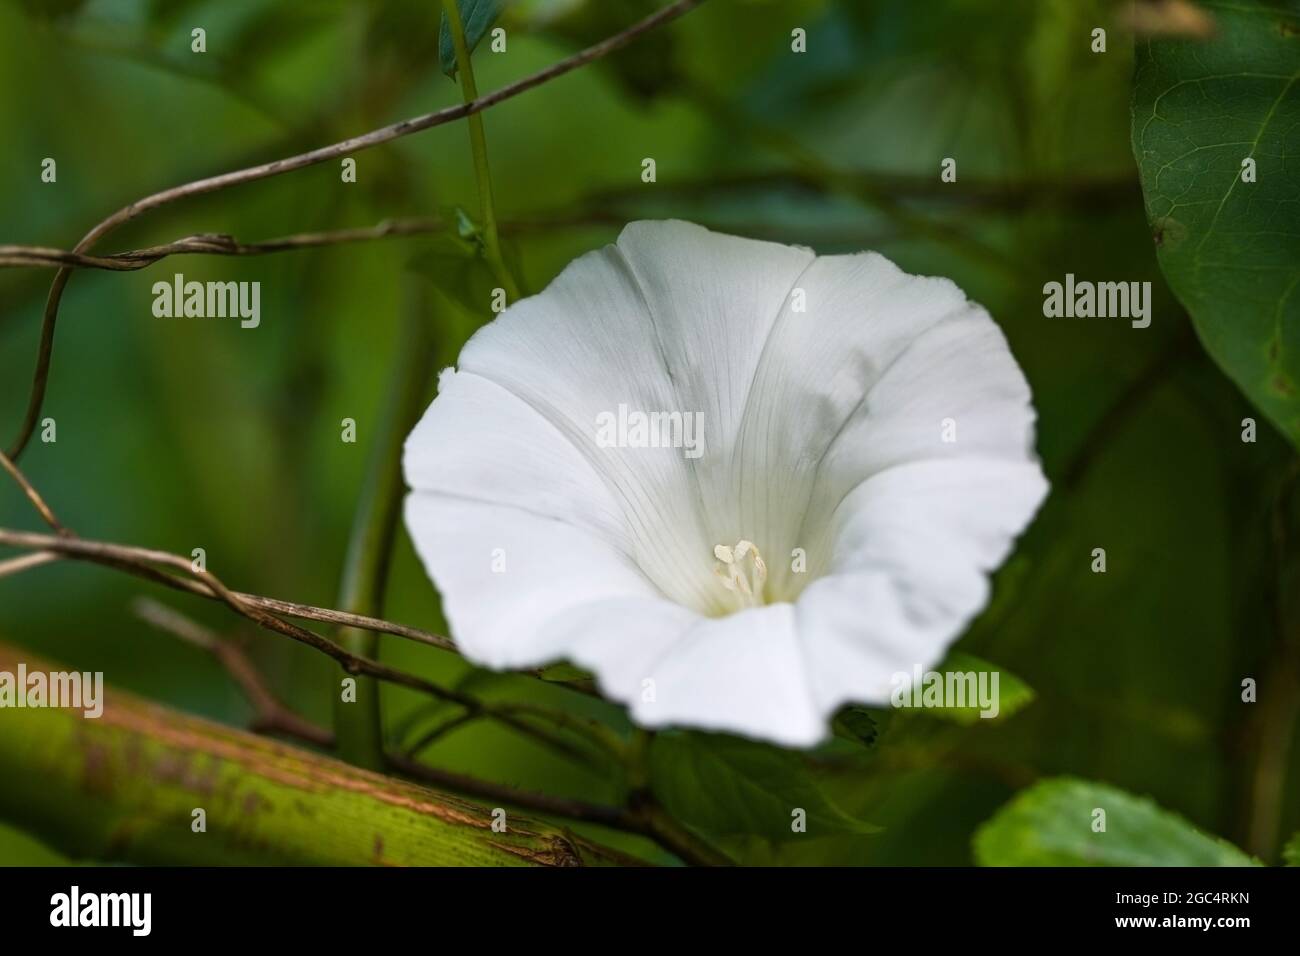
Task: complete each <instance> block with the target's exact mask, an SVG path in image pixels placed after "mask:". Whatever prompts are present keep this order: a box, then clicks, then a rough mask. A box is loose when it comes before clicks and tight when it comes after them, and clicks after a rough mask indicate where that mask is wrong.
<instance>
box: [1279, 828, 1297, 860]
mask: <svg viewBox="0 0 1300 956" xmlns="http://www.w3.org/2000/svg"><path fill="white" fill-rule="evenodd" d="M1282 859H1283V860H1285V861H1286V865H1287V866H1300V833H1297V834H1296V835H1295V836H1293V837H1292V838H1291V840H1290V842H1288V843H1287V845H1286V847H1285V849H1283V850H1282Z"/></svg>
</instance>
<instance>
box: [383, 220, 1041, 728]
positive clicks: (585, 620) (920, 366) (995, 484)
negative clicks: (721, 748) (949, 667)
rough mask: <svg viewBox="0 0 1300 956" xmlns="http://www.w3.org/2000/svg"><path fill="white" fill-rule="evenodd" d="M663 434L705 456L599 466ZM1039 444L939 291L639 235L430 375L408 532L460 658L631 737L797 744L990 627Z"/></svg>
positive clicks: (648, 227) (1009, 370) (878, 267)
mask: <svg viewBox="0 0 1300 956" xmlns="http://www.w3.org/2000/svg"><path fill="white" fill-rule="evenodd" d="M620 406H622V408H621V409H620ZM674 412H675V413H679V414H680V415H683V416H685V415H687V414H688V413H689V415H691V416H698V417H696V418H694V419H689V418H687V419H683V418H678V419H676V420H675V421H676V423H677V424H678V425H682V426H683V428H682V430H684V423H685V422H687V421H693V422H694V423H695V424H696V425H697V426H698V427H699V428H700V431H701V434H702V437H703V441H702V448H697V449H696V454H697V457H692V456H691V455H690V454H689V449H688V448H685V447H634V446H645V445H646V444H647V441H646V440H645V438H646V434H645V433H644V432H638V431H637V430H636V427H635V423H633V424H629V425H628V427H626V428H622V427H621V426H620V436H621V438H622V439H623V440H622V441H619V442H615V443H614V444H613V447H609V446H610V445H611V442H610V441H608V440H604V441H597V431H598V427H599V425H598V423H599V424H600V425H608V424H609V423H610V421H611V418H612V417H615V416H621V417H622V418H623V419H624V420H625V423H626V422H631V421H632V419H633V418H634V416H635V415H638V414H639V415H641V416H643V417H642V418H641V424H642V425H644V422H645V420H646V418H647V417H649V416H651V415H652V414H653V413H659V414H660V417H659V418H657V419H655V421H657V422H658V424H659V425H661V426H662V425H664V423H665V421H667V422H669V423H670V425H671V424H672V423H673V420H672V419H671V418H670V416H671V414H672V413H674ZM1033 421H1034V413H1033V409H1032V407H1031V405H1030V395H1029V387H1028V385H1027V383H1026V382H1025V379H1024V376H1023V375H1022V374H1021V372H1020V369H1019V367H1018V366H1017V365H1016V362H1015V360H1014V359H1013V358H1012V356H1011V353H1010V351H1009V350H1008V348H1007V344H1006V340H1005V339H1004V338H1003V336H1002V333H1001V331H1000V330H999V329H998V327H997V326H996V325H995V324H994V323H993V321H992V320H991V319H990V318H989V316H988V314H987V313H986V312H985V311H984V310H983V309H981V308H980V307H979V306H976V305H974V304H972V303H970V302H968V301H967V300H966V298H965V296H964V295H963V294H962V292H961V290H960V289H958V288H957V287H956V286H955V285H954V284H953V283H952V282H950V281H948V280H946V279H936V278H920V277H917V276H910V275H907V274H906V273H904V272H902V271H900V270H899V269H898V268H897V267H896V266H895V265H893V263H891V262H889V261H888V260H887V259H884V258H882V257H881V256H879V255H876V254H875V253H861V254H858V255H851V256H822V257H817V256H814V255H813V253H812V252H810V251H809V250H807V249H802V248H797V247H792V246H783V245H777V244H775V243H768V242H757V241H753V240H749V239H740V238H736V237H732V236H724V235H719V234H717V233H713V232H709V231H708V230H706V229H702V228H700V227H698V226H694V225H691V224H689V223H684V222H636V223H632V224H631V225H629V226H628V227H627V228H626V229H624V230H623V233H622V235H620V236H619V239H618V242H617V244H616V245H611V246H606V247H605V248H603V249H600V250H598V251H595V252H591V253H588V254H586V255H584V256H582V257H580V258H579V259H577V260H576V261H574V262H573V263H571V264H570V265H569V266H568V267H567V268H566V269H565V270H564V272H562V273H561V274H560V276H559V277H558V278H557V279H556V280H555V281H554V282H553V283H551V285H550V286H549V287H548V288H547V289H546V291H544V292H543V293H541V294H540V295H537V296H534V297H532V298H529V299H525V300H523V301H521V302H519V303H517V304H515V305H513V306H512V307H510V308H509V309H507V310H506V311H505V313H504V314H502V315H501V316H500V317H499V318H497V319H496V320H495V321H494V322H492V323H491V324H489V325H487V326H486V327H484V328H483V329H481V330H479V332H478V333H477V334H475V335H474V337H473V338H472V339H470V341H469V342H468V344H466V346H465V348H464V350H463V351H462V352H461V355H460V363H459V367H458V368H457V369H454V370H453V369H447V370H446V371H444V372H443V373H442V377H441V379H440V381H439V388H438V397H437V399H436V400H435V401H434V402H433V404H432V405H431V406H430V408H429V410H428V412H427V413H426V414H425V416H424V419H423V420H422V421H421V422H420V424H419V425H418V426H417V427H416V428H415V430H414V432H413V433H412V434H411V436H410V438H409V439H408V440H407V443H406V451H405V460H404V467H405V471H406V479H407V482H408V483H409V484H410V486H411V488H412V489H413V490H412V492H411V494H410V496H409V498H408V499H407V502H406V521H407V526H408V528H409V529H410V533H411V537H412V539H413V540H414V542H415V547H416V549H417V550H418V552H419V554H420V557H421V558H422V559H423V561H424V564H425V567H426V568H427V569H428V571H429V574H430V575H431V576H432V578H433V580H434V582H435V583H436V584H437V586H438V587H439V589H440V590H441V592H442V597H443V608H444V612H445V614H446V617H447V620H448V622H449V624H450V626H451V630H452V634H453V636H454V637H455V639H456V641H457V643H458V645H459V646H460V648H461V649H462V651H463V652H464V654H465V656H466V657H468V658H469V659H470V660H472V661H475V662H477V663H479V664H482V665H485V666H487V667H494V668H508V667H523V666H533V665H539V664H543V663H546V662H550V661H554V660H560V659H567V660H569V661H571V662H573V663H575V664H577V665H579V666H581V667H585V668H587V669H589V670H590V671H592V672H593V673H594V674H595V675H596V677H597V679H598V682H599V684H600V687H601V689H602V690H603V692H604V693H605V694H606V695H608V696H609V697H611V698H613V699H615V700H618V701H621V702H623V703H625V704H627V705H628V706H629V707H630V709H631V713H632V717H633V719H634V720H636V721H637V722H638V723H640V724H643V725H646V726H653V727H660V726H664V725H669V724H674V725H687V726H693V727H702V728H710V729H716V730H726V731H732V732H736V733H740V734H745V735H748V736H750V737H757V738H762V739H766V740H771V741H775V742H777V743H781V744H785V745H791V746H806V745H811V744H813V743H816V742H817V741H819V740H821V739H822V738H823V737H824V736H825V733H826V729H827V718H828V717H829V715H831V714H832V713H833V712H834V711H835V710H836V709H837V708H838V707H839V706H840V705H842V704H844V703H846V702H849V701H855V702H862V703H874V704H885V703H886V702H887V701H888V700H889V692H890V679H891V677H892V676H893V675H894V674H895V673H897V672H900V671H909V672H910V670H911V669H912V667H913V665H915V664H920V665H921V666H928V665H930V664H932V663H934V662H936V661H937V660H938V659H939V658H941V657H942V655H943V652H944V651H945V649H946V648H947V647H948V645H949V644H950V643H951V642H952V641H953V640H954V639H955V638H956V637H957V636H958V635H959V634H960V633H961V631H962V630H963V628H964V627H965V626H966V624H967V623H968V622H969V621H970V620H971V618H972V617H973V616H974V615H975V614H976V613H977V612H978V611H979V610H980V609H981V608H982V607H983V606H984V604H985V603H986V601H987V599H988V593H989V584H988V574H989V572H990V571H992V570H993V569H994V568H996V567H997V566H998V565H999V564H1000V563H1001V562H1002V561H1003V559H1004V558H1005V557H1006V555H1007V553H1008V551H1009V550H1010V548H1011V543H1012V540H1013V539H1014V537H1015V536H1016V535H1018V534H1019V533H1020V532H1021V531H1022V530H1023V529H1024V527H1025V526H1026V525H1027V524H1028V522H1029V520H1030V518H1031V517H1032V516H1033V514H1034V512H1035V510H1036V509H1037V507H1038V505H1039V503H1040V502H1041V500H1042V498H1043V496H1044V494H1045V493H1046V489H1047V483H1046V481H1045V479H1044V478H1043V475H1042V472H1041V470H1040V469H1039V466H1038V463H1037V460H1036V459H1035V457H1034V454H1033V451H1032V443H1033ZM605 437H606V438H608V437H609V436H608V435H606V436H605ZM654 437H659V434H658V432H654ZM666 437H670V438H675V437H680V436H678V435H667V436H666ZM954 439H955V440H954ZM677 444H678V445H679V446H680V445H683V444H684V442H678V443H677ZM701 452H702V453H701Z"/></svg>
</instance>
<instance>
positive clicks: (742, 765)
mask: <svg viewBox="0 0 1300 956" xmlns="http://www.w3.org/2000/svg"><path fill="white" fill-rule="evenodd" d="M650 773H651V785H652V789H653V790H654V793H655V795H656V796H657V797H658V798H659V799H660V801H662V802H663V804H664V806H665V807H666V808H667V809H668V811H669V813H671V814H673V816H675V817H677V818H678V819H680V820H682V821H683V822H684V823H686V824H687V825H689V826H692V827H694V828H696V829H699V830H700V831H702V832H704V833H706V834H708V835H710V836H715V837H726V836H733V835H740V834H756V835H759V836H762V837H765V838H766V839H769V840H791V839H794V838H796V837H802V836H803V835H804V834H801V833H796V832H794V831H793V830H792V829H791V824H792V822H793V820H794V816H793V812H794V811H795V810H796V809H802V810H803V811H804V812H805V813H806V815H807V834H809V835H812V836H817V835H823V836H824V835H826V834H828V833H859V834H861V833H874V832H876V831H877V830H878V829H879V828H878V827H875V826H872V825H871V824H869V823H865V822H863V821H861V820H856V819H854V818H853V817H850V816H849V815H848V814H846V813H845V812H844V811H843V810H841V809H840V808H839V807H837V806H836V805H835V804H833V803H831V801H830V800H829V799H828V798H827V797H826V795H825V794H823V793H822V791H821V789H820V788H819V787H818V785H817V782H816V781H815V780H814V779H813V777H812V774H811V771H810V769H809V767H808V765H807V763H806V762H805V761H804V759H803V758H802V757H801V756H800V755H799V754H798V753H796V752H794V751H790V750H782V749H780V748H778V747H772V746H769V745H767V744H759V743H755V742H753V741H749V740H744V739H742V738H739V737H730V736H726V735H723V734H702V733H687V732H678V731H672V732H668V733H662V734H658V735H657V736H656V737H655V738H654V742H653V743H652V744H651V748H650Z"/></svg>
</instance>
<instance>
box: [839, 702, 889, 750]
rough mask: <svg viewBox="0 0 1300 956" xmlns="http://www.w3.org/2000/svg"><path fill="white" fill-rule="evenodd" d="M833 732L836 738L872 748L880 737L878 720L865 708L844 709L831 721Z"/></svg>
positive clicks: (851, 707)
mask: <svg viewBox="0 0 1300 956" xmlns="http://www.w3.org/2000/svg"><path fill="white" fill-rule="evenodd" d="M831 731H832V732H833V733H834V734H835V736H836V737H840V738H842V739H844V740H851V741H853V742H854V743H855V744H861V745H863V746H864V747H870V746H871V745H872V744H874V743H875V742H876V738H877V737H879V736H880V728H879V727H878V726H876V719H875V718H874V717H872V716H871V714H870V712H868V711H867V710H866V709H865V708H863V707H853V706H849V707H843V708H841V709H840V711H839V713H837V714H836V715H835V719H834V720H832V721H831Z"/></svg>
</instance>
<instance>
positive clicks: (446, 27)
mask: <svg viewBox="0 0 1300 956" xmlns="http://www.w3.org/2000/svg"><path fill="white" fill-rule="evenodd" d="M504 6H505V0H456V8H457V9H458V10H460V22H461V24H462V25H463V26H464V27H465V46H466V47H468V48H469V51H470V52H471V53H473V52H474V47H476V46H478V41H479V40H481V39H483V37H484V35H486V34H487V32H488V30H490V29H491V28H492V24H494V23H495V22H496V19H497V17H499V16H500V15H501V9H502V7H504ZM438 62H440V63H441V64H442V72H444V73H446V74H447V75H448V76H455V75H456V44H455V43H454V42H452V39H451V25H450V24H448V22H447V14H446V13H444V14H443V15H442V20H441V21H440V23H439V25H438Z"/></svg>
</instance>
